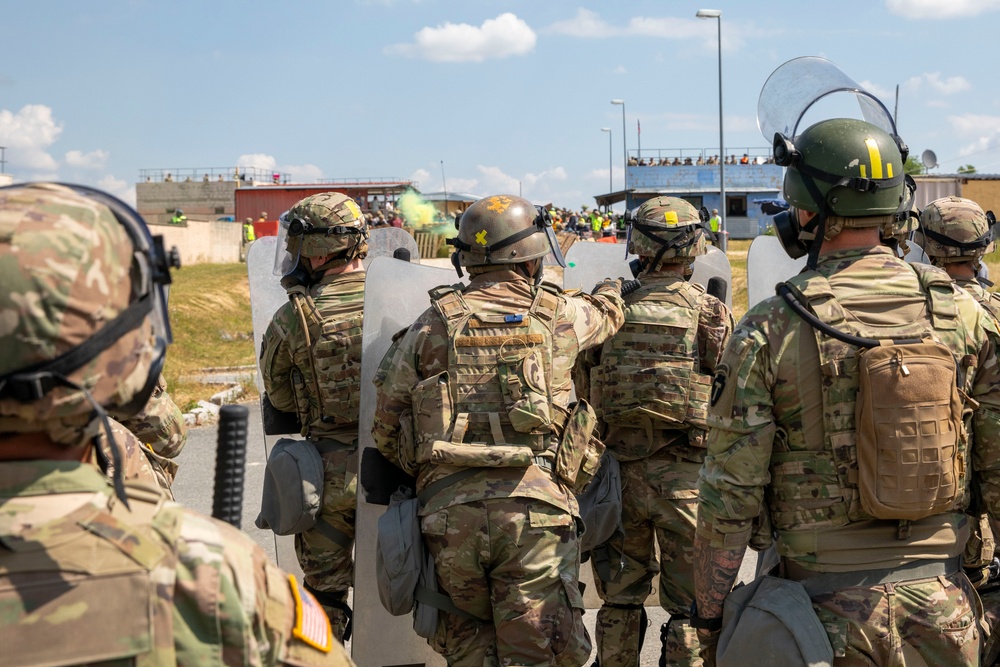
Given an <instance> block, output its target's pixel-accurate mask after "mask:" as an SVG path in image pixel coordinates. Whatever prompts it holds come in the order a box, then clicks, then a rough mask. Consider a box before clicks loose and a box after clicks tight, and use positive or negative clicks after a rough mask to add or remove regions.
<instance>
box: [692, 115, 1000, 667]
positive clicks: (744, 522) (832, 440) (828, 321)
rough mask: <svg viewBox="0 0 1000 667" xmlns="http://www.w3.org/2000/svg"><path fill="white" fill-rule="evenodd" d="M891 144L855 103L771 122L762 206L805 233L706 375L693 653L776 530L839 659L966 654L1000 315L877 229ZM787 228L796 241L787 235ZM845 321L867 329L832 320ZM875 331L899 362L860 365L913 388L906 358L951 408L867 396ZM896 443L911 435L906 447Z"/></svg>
mask: <svg viewBox="0 0 1000 667" xmlns="http://www.w3.org/2000/svg"><path fill="white" fill-rule="evenodd" d="M901 146H902V142H900V141H899V140H898V138H897V137H894V136H891V135H889V134H888V133H887V132H885V131H883V130H881V129H879V128H877V127H876V126H874V125H871V124H869V123H865V122H862V121H857V120H850V119H832V120H826V121H821V122H819V123H816V124H815V125H813V126H811V127H809V128H808V129H806V130H805V131H804V132H803V133H802V134H801V135H799V136H798V137H796V138H795V139H794V141H793V140H790V139H787V138H786V137H784V136H782V135H780V134H779V135H778V137H776V143H775V147H776V151H775V155H776V160H777V161H778V162H779V164H783V165H784V166H787V167H788V168H787V170H786V174H785V181H784V192H785V198H786V199H787V200H788V201H789V203H790V204H791V205H792V207H793V210H792V212H791V213H790V215H789V217H788V218H786V219H785V220H784V221H778V220H776V226H779V227H782V226H783V227H784V228H783V229H779V232H780V233H779V238H782V239H783V244H785V247H786V250H789V248H791V251H790V252H789V254H793V253H794V251H795V248H796V247H800V248H801V250H802V251H808V253H809V260H810V261H809V264H808V266H809V267H811V269H810V270H806V271H804V272H803V273H802V274H800V275H799V276H796V277H795V278H793V279H792V280H791V281H789V283H786V284H785V285H783V286H781V289H780V290H779V294H781V295H783V296H778V297H772V298H771V299H768V300H766V301H763V302H762V303H760V304H758V305H757V306H755V307H754V308H752V309H751V310H750V311H749V312H748V313H747V315H746V316H745V317H744V318H743V320H741V322H740V323H739V325H738V326H737V327H736V330H735V331H734V333H733V336H732V337H731V338H730V340H729V343H728V344H727V346H726V349H725V352H724V353H723V357H722V362H721V363H720V364H719V369H718V372H717V373H716V376H715V379H714V380H713V387H712V401H711V403H712V405H711V408H710V414H709V425H710V427H711V430H710V434H709V439H708V453H707V455H706V458H705V463H704V466H703V467H702V471H701V482H700V486H699V491H700V497H701V501H700V505H699V508H698V529H697V537H696V540H695V563H696V566H695V593H696V596H695V597H696V607H695V608H694V609H693V610H692V611H693V614H692V625H695V626H696V627H697V628H699V638H700V639H701V641H702V645H703V655H704V656H705V657H706V658H707V659H714V657H715V649H716V646H717V643H718V638H719V632H718V629H719V626H720V625H721V619H720V617H721V616H722V603H723V600H724V598H725V597H726V595H727V594H728V593H729V591H730V589H731V588H732V586H733V583H734V582H735V580H736V576H737V573H738V571H739V566H740V563H741V561H742V559H743V555H744V552H745V550H746V547H747V544H748V543H749V542H750V541H751V538H752V537H755V536H756V537H757V538H758V540H760V541H766V540H769V539H770V536H772V535H773V536H774V540H775V544H776V546H777V550H778V554H779V556H780V557H781V574H782V576H784V577H785V578H788V579H793V580H805V581H806V583H807V584H808V585H810V589H811V590H810V595H811V597H812V602H813V608H814V610H815V611H816V613H817V614H818V616H819V619H820V621H821V622H822V625H823V627H824V628H825V629H826V631H827V636H828V638H829V641H830V644H831V646H832V649H833V655H834V656H835V659H834V663H835V664H836V665H873V664H874V665H901V664H927V665H976V664H978V661H979V632H978V629H977V620H976V608H975V604H976V600H977V598H976V595H975V591H974V589H973V587H972V585H971V583H970V582H969V580H968V578H967V577H966V575H965V574H964V572H963V571H962V569H961V563H960V556H961V554H962V552H963V550H964V547H965V545H966V542H967V541H968V539H969V521H968V519H967V517H966V515H965V510H966V508H967V507H968V504H969V499H970V496H971V495H972V494H971V491H975V493H976V494H978V495H979V496H980V497H981V498H982V501H983V504H984V506H985V509H986V510H987V511H988V512H989V514H990V515H991V516H994V517H995V516H1000V486H998V485H1000V474H998V473H1000V374H998V368H997V359H996V356H995V344H996V336H997V331H996V327H995V325H994V324H993V322H992V320H991V319H990V318H989V317H988V316H987V315H986V313H985V312H984V311H983V310H982V309H981V308H979V306H978V305H977V304H976V302H975V300H974V299H973V298H971V297H970V296H969V295H968V294H966V293H965V292H963V291H961V290H958V289H956V288H955V287H954V286H953V285H952V283H951V280H950V278H948V276H947V274H945V273H944V272H943V271H941V270H939V269H936V268H934V267H929V266H926V265H909V264H906V263H904V262H903V261H902V260H900V259H898V258H896V257H895V256H894V254H893V253H892V251H891V250H890V249H888V248H885V247H884V246H879V236H878V227H879V226H881V225H884V224H888V223H889V222H890V221H891V216H892V215H893V214H894V213H895V211H896V210H897V208H898V207H899V205H900V203H901V201H902V173H903V161H904V159H903V158H904V155H905V153H904V151H903V149H902V148H901ZM779 222H780V224H779ZM789 223H790V224H789ZM792 224H794V225H796V227H792ZM799 228H800V229H799ZM795 230H798V242H799V243H802V244H803V245H802V246H795V245H792V244H794V243H795V241H794V240H793V239H794V238H795V237H794V236H793V235H794V234H795ZM792 302H797V303H798V304H799V307H801V308H802V310H800V311H793V309H792V306H791V305H790V303H792ZM807 317H808V318H812V319H811V320H808V321H807V319H806V318H807ZM844 333H847V334H852V335H854V336H861V337H866V338H874V339H876V340H875V341H874V342H875V346H874V347H869V345H870V343H865V347H864V348H861V347H859V346H858V344H857V343H853V344H852V343H848V342H847V340H857V339H856V338H855V339H845V340H841V339H840V338H837V337H835V336H843V334H844ZM901 337H905V338H909V339H911V340H912V339H916V340H918V341H919V340H921V339H923V340H928V341H933V342H928V343H925V344H924V348H925V349H934V350H935V351H936V352H937V358H938V359H939V361H940V363H941V364H943V366H941V368H942V369H945V368H946V370H943V371H942V372H940V373H938V374H936V375H935V374H929V373H928V372H927V371H926V370H921V369H925V368H930V366H923V364H922V365H921V366H914V368H913V369H910V368H907V367H906V364H905V361H900V360H902V359H904V357H903V356H902V355H904V354H906V352H905V351H904V350H903V349H901V348H902V347H908V346H904V345H903V341H899V342H898V343H897V344H898V345H900V347H899V348H897V347H895V346H893V347H888V348H887V347H883V346H881V345H879V343H880V342H881V343H884V342H886V339H889V338H901ZM942 345H944V347H942ZM862 349H863V352H862ZM879 350H882V351H884V352H885V353H887V354H889V355H898V356H896V357H894V358H895V359H897V362H896V363H895V364H893V363H892V362H890V363H888V364H887V365H886V366H884V368H885V369H886V371H885V373H886V374H885V375H882V376H878V375H876V376H874V377H876V379H879V380H880V378H882V377H886V378H887V379H889V380H891V381H892V382H893V383H895V384H898V385H902V386H905V387H909V388H911V389H913V387H914V385H913V384H912V382H910V381H908V380H907V379H906V378H907V377H908V376H909V374H910V373H911V372H913V371H914V370H916V371H918V374H917V375H916V376H915V377H920V378H929V381H926V382H925V381H921V382H920V385H921V386H919V387H917V388H916V390H917V393H918V394H920V395H923V392H924V390H925V389H929V388H930V387H935V391H939V389H937V388H939V387H943V389H944V391H945V392H948V395H949V396H950V399H948V400H950V403H948V404H949V405H950V409H949V411H948V416H947V421H946V422H945V421H943V420H944V418H943V417H941V416H940V414H941V413H940V412H938V410H939V408H938V406H939V405H940V403H939V402H938V401H939V400H940V399H939V398H938V397H937V396H936V395H935V398H934V402H933V403H931V404H930V407H928V408H926V409H925V407H924V406H925V405H927V404H924V403H921V408H920V412H919V414H917V413H916V411H915V410H914V407H915V406H914V404H913V403H912V402H911V403H909V404H907V403H906V402H905V400H903V399H901V398H899V397H898V394H892V395H891V396H887V395H886V394H888V393H889V390H891V386H892V385H891V384H889V383H888V382H881V380H880V382H881V384H880V385H879V386H880V388H881V390H882V391H880V392H878V394H879V395H878V397H877V398H876V397H874V396H871V395H869V394H868V393H866V394H861V393H859V387H860V386H862V385H861V384H860V379H859V378H860V377H861V369H862V368H865V369H867V368H869V366H868V361H867V359H868V358H869V356H868V355H873V354H874V355H878V354H879ZM876 358H877V357H876ZM911 363H912V362H911ZM872 372H874V371H872ZM890 373H892V375H891V377H889V374H890ZM865 377H867V378H871V377H873V376H872V375H870V374H866V375H865ZM869 381H871V380H869ZM925 384H926V385H927V387H926V388H924V387H922V385H925ZM962 396H967V397H970V398H971V399H972V400H965V399H963V398H962ZM860 398H863V399H864V400H859V399H860ZM882 400H884V401H885V402H881V401H882ZM895 401H900V402H898V403H897V402H895ZM872 405H874V408H872V407H871V406H872ZM864 406H869V408H868V409H873V410H874V411H875V414H876V415H884V414H885V413H884V411H885V410H891V411H893V414H892V416H893V417H895V419H891V420H889V422H888V423H892V424H893V426H894V428H891V429H890V428H884V429H879V430H876V429H874V427H873V421H874V417H872V416H870V413H868V412H867V411H866V409H865V407H864ZM856 410H858V414H859V415H861V417H860V418H859V417H856ZM931 410H934V412H931ZM963 418H964V421H963ZM914 420H918V421H919V426H918V424H916V423H914ZM967 433H968V436H969V437H968V438H967V435H966V434H967ZM973 435H974V438H973V437H972V436H973ZM862 438H864V445H865V446H864V447H862V446H861V444H860V443H862ZM873 438H874V442H873V441H872V439H873ZM906 443H911V444H912V446H913V447H915V448H917V449H918V450H919V451H920V454H918V455H915V456H916V458H915V459H911V458H910V456H911V454H908V453H907V452H909V451H911V450H909V449H908V447H909V445H907V444H906ZM925 452H926V453H925ZM883 455H884V458H881V459H879V462H878V465H877V466H876V465H875V464H874V463H873V459H874V458H875V457H876V456H880V457H882V456H883ZM911 462H912V463H916V462H919V465H920V468H919V469H918V470H917V471H916V473H915V474H916V478H911V477H908V476H907V475H909V474H910V473H908V472H906V471H907V470H909V469H908V468H907V465H910V464H911ZM965 462H969V463H968V464H966V463H965ZM901 471H902V472H901ZM873 476H874V480H873V479H872V478H873ZM917 478H918V479H919V484H916V485H914V479H917ZM893 481H895V483H896V486H892V485H891V483H892V482H893ZM904 489H905V491H904ZM900 497H902V498H903V499H904V500H903V501H900V500H899V498H900ZM890 501H891V503H892V504H894V505H895V504H898V503H900V502H910V503H912V506H910V507H909V508H908V511H907V512H903V511H901V510H899V509H897V508H896V507H895V506H893V507H889V505H890ZM905 516H910V517H911V518H905ZM877 517H881V518H877ZM758 521H762V523H761V524H758V523H757V522H758ZM808 580H814V581H812V582H811V583H810V582H809V581H808Z"/></svg>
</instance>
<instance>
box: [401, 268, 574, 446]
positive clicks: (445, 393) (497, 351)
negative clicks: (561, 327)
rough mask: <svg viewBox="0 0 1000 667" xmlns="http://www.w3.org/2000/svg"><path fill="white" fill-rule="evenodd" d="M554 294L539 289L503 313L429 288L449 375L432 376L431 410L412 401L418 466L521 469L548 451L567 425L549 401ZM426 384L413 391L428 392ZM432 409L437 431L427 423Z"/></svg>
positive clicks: (442, 289) (443, 289) (449, 289)
mask: <svg viewBox="0 0 1000 667" xmlns="http://www.w3.org/2000/svg"><path fill="white" fill-rule="evenodd" d="M557 293H558V292H557V291H556V290H554V289H553V288H550V287H548V286H541V287H538V288H537V289H536V292H535V296H534V300H533V301H532V303H531V305H530V307H529V308H528V309H527V311H521V312H511V309H510V308H509V307H507V308H505V309H504V310H503V312H501V311H500V309H499V308H498V307H497V306H495V305H492V304H490V303H488V302H483V301H478V300H474V299H466V298H465V297H464V296H463V295H462V292H461V291H460V290H459V289H457V288H455V287H440V288H437V289H435V290H432V291H431V302H432V305H433V307H434V309H435V310H436V311H437V313H438V314H439V315H440V316H441V319H442V320H444V323H445V325H446V327H447V331H448V371H447V373H445V374H442V375H443V376H447V377H442V378H431V381H432V382H433V383H436V386H437V387H439V389H438V393H437V397H438V403H435V404H433V406H432V407H431V408H430V409H423V408H421V407H420V406H421V405H423V400H422V399H421V398H420V396H414V421H415V426H416V431H417V432H416V433H414V436H415V438H416V441H417V443H418V454H417V456H418V462H425V461H433V462H439V463H452V464H455V465H468V466H475V465H482V466H490V465H493V466H512V465H513V466H520V465H530V464H531V462H532V459H533V457H534V456H536V455H538V454H540V453H542V452H545V451H547V450H554V448H555V445H556V444H557V440H558V435H559V434H560V433H561V428H562V425H563V424H564V422H565V414H564V413H563V412H562V411H561V410H560V408H558V407H557V406H554V405H553V403H552V386H553V372H554V370H553V364H552V357H553V335H554V328H555V318H556V311H557V309H558V306H559V299H558V297H557ZM426 382H427V381H425V383H426ZM425 383H421V385H418V388H419V389H417V390H416V391H417V392H418V393H426V392H424V391H423V387H422V385H424V384H425ZM441 402H443V403H446V404H447V405H443V406H442V405H440V403H441ZM438 411H440V413H441V414H442V415H443V419H442V418H441V417H438V419H440V420H441V422H440V427H439V428H437V429H435V428H429V427H427V426H425V424H426V421H427V418H428V417H430V418H431V419H433V418H434V415H433V413H434V412H438ZM424 413H427V414H424ZM435 430H437V431H439V432H436V433H435V432H431V431H435ZM484 446H485V447H484ZM431 449H433V450H434V454H433V455H432V454H431V452H430V451H429V450H431ZM487 449H488V450H490V451H484V450H487ZM446 452H450V454H449V453H446ZM476 452H481V456H480V455H479V454H476ZM439 456H444V458H439Z"/></svg>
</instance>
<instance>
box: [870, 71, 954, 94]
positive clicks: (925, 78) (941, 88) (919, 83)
mask: <svg viewBox="0 0 1000 667" xmlns="http://www.w3.org/2000/svg"><path fill="white" fill-rule="evenodd" d="M925 87H929V88H931V89H932V90H933V91H934V92H937V93H940V94H942V95H954V94H955V93H961V92H965V91H967V90H972V84H970V83H969V81H968V80H967V79H966V78H965V77H963V76H949V77H947V78H944V79H942V78H941V72H925V73H923V74H919V75H917V76H913V77H910V78H909V79H907V80H906V82H905V83H904V84H903V90H905V91H906V92H908V93H916V92H919V91H920V90H922V89H924V88H925ZM891 96H892V94H891V93H890V94H888V95H886V97H891Z"/></svg>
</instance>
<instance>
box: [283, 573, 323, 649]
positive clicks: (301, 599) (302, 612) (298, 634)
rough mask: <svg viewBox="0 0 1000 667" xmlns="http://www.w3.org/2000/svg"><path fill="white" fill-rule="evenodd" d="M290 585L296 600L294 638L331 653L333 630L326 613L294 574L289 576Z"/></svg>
mask: <svg viewBox="0 0 1000 667" xmlns="http://www.w3.org/2000/svg"><path fill="white" fill-rule="evenodd" d="M288 583H290V584H291V586H292V596H293V597H294V598H295V627H293V628H292V636H294V637H295V638H296V639H300V640H302V641H303V642H305V643H306V644H308V645H309V646H312V647H313V648H314V649H317V650H319V651H322V652H323V653H329V652H330V650H331V649H332V648H333V629H332V628H331V627H330V619H329V618H327V617H326V612H325V611H323V607H321V606H320V604H319V602H317V601H316V598H314V597H313V595H312V593H310V592H309V591H307V590H306V589H305V588H303V587H302V586H301V585H300V584H299V582H298V581H297V580H296V579H295V575H294V574H290V575H288Z"/></svg>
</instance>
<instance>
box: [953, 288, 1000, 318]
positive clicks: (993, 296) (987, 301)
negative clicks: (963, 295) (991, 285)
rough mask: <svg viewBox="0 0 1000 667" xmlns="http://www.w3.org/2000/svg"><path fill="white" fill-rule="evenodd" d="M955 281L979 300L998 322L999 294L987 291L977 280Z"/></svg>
mask: <svg viewBox="0 0 1000 667" xmlns="http://www.w3.org/2000/svg"><path fill="white" fill-rule="evenodd" d="M955 282H956V283H958V285H959V286H960V287H962V288H963V289H964V290H965V291H966V292H968V293H969V294H971V295H972V297H973V298H974V299H975V300H976V301H978V302H979V305H980V306H982V307H983V308H985V309H986V310H987V312H989V314H990V315H992V316H993V319H994V320H996V321H997V322H998V323H1000V294H997V293H995V292H989V291H987V290H986V288H985V287H983V286H982V285H981V284H980V283H979V281H978V280H956V281H955Z"/></svg>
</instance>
